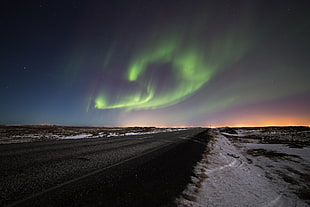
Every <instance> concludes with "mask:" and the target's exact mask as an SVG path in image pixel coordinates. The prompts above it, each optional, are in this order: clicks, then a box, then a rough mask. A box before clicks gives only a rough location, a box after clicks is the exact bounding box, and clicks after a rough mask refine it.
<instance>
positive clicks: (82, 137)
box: [59, 134, 95, 139]
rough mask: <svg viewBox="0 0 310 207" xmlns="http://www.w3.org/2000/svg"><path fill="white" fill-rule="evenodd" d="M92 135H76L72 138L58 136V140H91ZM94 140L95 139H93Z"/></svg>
mask: <svg viewBox="0 0 310 207" xmlns="http://www.w3.org/2000/svg"><path fill="white" fill-rule="evenodd" d="M91 137H92V134H78V135H74V136H64V137H62V136H60V137H59V139H84V138H91ZM93 138H95V137H93Z"/></svg>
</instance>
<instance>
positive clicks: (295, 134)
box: [177, 128, 310, 207]
mask: <svg viewBox="0 0 310 207" xmlns="http://www.w3.org/2000/svg"><path fill="white" fill-rule="evenodd" d="M213 137H214V139H213V140H212V141H211V142H210V143H209V150H207V151H206V153H205V154H204V156H203V159H202V160H201V161H200V162H199V163H198V164H197V166H196V167H195V176H193V177H192V183H191V184H189V185H188V187H187V189H186V190H185V191H184V192H183V194H182V196H181V197H180V198H179V199H178V200H177V203H178V205H179V206H195V207H196V206H208V207H212V206H218V207H220V206H223V207H225V206H238V207H239V206H241V207H242V206H251V207H256V206H257V207H272V206H275V207H278V206H279V207H281V206H283V207H284V206H293V207H294V206H298V207H302V206H309V204H310V197H309V196H310V148H309V139H310V137H309V130H308V129H307V128H304V129H302V130H300V129H296V130H295V129H293V130H292V129H289V128H239V129H230V128H222V129H214V130H213ZM271 143H272V144H271Z"/></svg>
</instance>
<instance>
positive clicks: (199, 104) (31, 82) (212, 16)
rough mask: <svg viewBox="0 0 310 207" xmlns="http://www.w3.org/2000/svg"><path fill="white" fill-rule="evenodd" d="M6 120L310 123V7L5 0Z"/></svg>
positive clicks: (0, 74)
mask: <svg viewBox="0 0 310 207" xmlns="http://www.w3.org/2000/svg"><path fill="white" fill-rule="evenodd" d="M0 11H1V12H0V16H1V18H0V24H1V39H0V42H1V50H0V52H1V55H0V67H1V68H0V94H1V101H0V124H58V125H87V126H162V127H165V126H175V127H177V126H210V125H211V126H264V125H310V81H309V80H310V40H309V37H310V12H309V11H310V3H309V1H302V0H281V1H280V0H251V1H248V0H212V1H210V0H201V1H197V0H130V1H129V0H123V1H121V0H65V1H60V0H29V1H16V0H3V1H1V3H0Z"/></svg>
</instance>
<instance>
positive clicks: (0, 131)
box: [0, 126, 187, 144]
mask: <svg viewBox="0 0 310 207" xmlns="http://www.w3.org/2000/svg"><path fill="white" fill-rule="evenodd" d="M180 130H187V129H186V128H155V127H115V128H111V127H109V128H105V127H62V126H0V144H10V143H22V142H33V141H44V140H55V139H84V138H109V137H118V136H132V135H145V134H155V133H161V132H173V131H180Z"/></svg>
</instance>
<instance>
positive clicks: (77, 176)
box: [0, 129, 207, 206]
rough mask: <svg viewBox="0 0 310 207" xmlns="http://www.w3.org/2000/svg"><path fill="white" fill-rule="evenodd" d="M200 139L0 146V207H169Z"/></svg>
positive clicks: (175, 135) (171, 136) (180, 136)
mask: <svg viewBox="0 0 310 207" xmlns="http://www.w3.org/2000/svg"><path fill="white" fill-rule="evenodd" d="M201 132H202V133H201ZM199 133H200V134H199ZM197 134H198V135H197ZM206 138H207V137H206V131H205V129H191V130H186V131H177V132H167V133H158V134H150V135H136V136H126V137H112V138H101V139H80V140H58V141H44V142H33V143H20V144H8V145H0V206H174V200H175V198H176V197H178V196H179V195H180V193H181V192H182V191H183V190H184V188H185V187H186V185H187V183H188V182H189V181H190V176H191V174H192V169H193V166H194V164H195V163H196V162H197V161H198V160H200V158H201V154H202V152H203V151H204V150H205V145H204V144H202V143H201V141H204V140H205V139H206Z"/></svg>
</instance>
